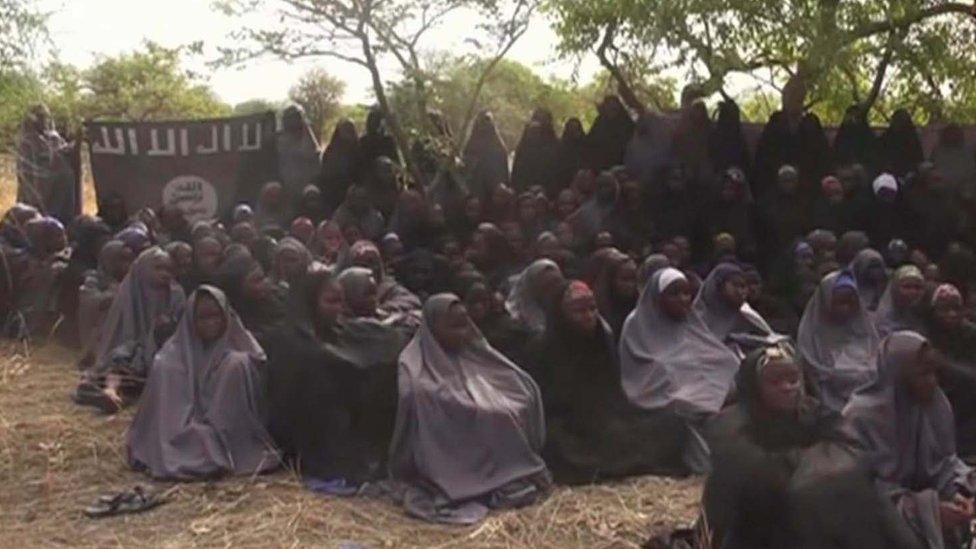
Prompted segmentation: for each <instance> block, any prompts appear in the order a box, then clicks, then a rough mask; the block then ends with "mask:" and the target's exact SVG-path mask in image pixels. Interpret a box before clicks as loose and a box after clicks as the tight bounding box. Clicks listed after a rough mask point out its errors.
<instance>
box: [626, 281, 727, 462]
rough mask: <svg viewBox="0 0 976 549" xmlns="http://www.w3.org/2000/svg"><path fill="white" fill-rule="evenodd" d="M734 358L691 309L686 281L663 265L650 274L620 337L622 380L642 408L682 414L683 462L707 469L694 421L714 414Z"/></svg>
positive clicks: (704, 447) (724, 395) (704, 449)
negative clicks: (686, 430) (687, 436)
mask: <svg viewBox="0 0 976 549" xmlns="http://www.w3.org/2000/svg"><path fill="white" fill-rule="evenodd" d="M738 368H739V359H738V357H737V356H736V355H735V353H733V352H732V350H731V349H729V348H728V347H726V346H725V345H724V344H722V342H721V341H719V340H718V339H717V338H716V337H715V336H714V335H713V334H712V332H711V331H710V330H709V329H708V326H706V325H705V322H704V321H703V320H702V319H701V317H700V316H699V315H698V313H696V312H695V311H694V310H692V308H691V285H690V284H689V282H688V278H687V277H686V276H685V275H684V273H682V272H681V271H679V270H677V269H675V268H673V267H667V268H664V269H661V270H659V271H657V272H656V273H654V275H653V276H651V279H650V280H649V281H648V283H647V285H646V286H645V287H644V291H643V292H641V296H640V299H639V300H638V302H637V308H636V309H634V311H633V312H632V313H630V316H628V317H627V320H626V321H624V327H623V330H622V332H621V336H620V374H621V384H622V385H623V389H624V393H625V394H626V395H627V398H628V400H630V402H632V403H633V404H635V405H636V406H638V407H640V408H643V409H645V410H660V411H663V412H665V413H672V414H676V415H677V416H679V417H681V418H684V419H685V420H686V422H687V423H688V425H689V427H690V428H691V430H692V434H693V436H692V440H691V441H690V442H689V445H688V446H687V447H686V450H685V462H686V465H687V466H688V467H689V468H690V469H691V470H692V471H695V472H704V471H705V470H707V468H708V464H707V462H706V461H705V460H706V459H707V453H708V450H707V445H706V444H705V441H704V439H703V438H702V436H701V434H700V432H699V430H698V429H697V426H699V425H700V424H701V423H703V422H704V421H705V420H706V419H707V418H709V417H711V416H712V415H714V414H715V413H717V412H718V411H719V410H720V409H721V408H722V405H723V404H724V403H725V401H726V399H727V397H728V396H729V393H730V392H731V391H732V388H733V379H734V377H735V373H736V371H737V370H738Z"/></svg>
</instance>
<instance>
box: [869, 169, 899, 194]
mask: <svg viewBox="0 0 976 549" xmlns="http://www.w3.org/2000/svg"><path fill="white" fill-rule="evenodd" d="M871 188H872V189H873V190H874V194H879V193H880V192H881V191H882V190H884V189H888V190H889V191H893V192H898V180H897V179H895V176H893V175H891V174H890V173H883V174H881V175H879V176H878V177H876V178H875V180H874V183H872V184H871Z"/></svg>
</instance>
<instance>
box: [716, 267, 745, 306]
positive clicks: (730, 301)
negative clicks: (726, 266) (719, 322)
mask: <svg viewBox="0 0 976 549" xmlns="http://www.w3.org/2000/svg"><path fill="white" fill-rule="evenodd" d="M748 291H749V288H748V287H747V286H746V278H745V277H744V276H742V275H735V276H732V277H730V278H729V279H728V280H726V281H725V282H724V283H723V284H722V287H721V291H720V294H721V296H722V300H723V301H725V303H726V304H727V305H728V306H729V307H731V308H732V309H736V310H737V309H739V308H741V307H742V305H743V304H744V303H745V302H746V296H747V295H748Z"/></svg>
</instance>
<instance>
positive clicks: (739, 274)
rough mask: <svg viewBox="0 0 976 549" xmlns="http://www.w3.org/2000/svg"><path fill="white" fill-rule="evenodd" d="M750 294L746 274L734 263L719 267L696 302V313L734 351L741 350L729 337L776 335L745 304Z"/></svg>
mask: <svg viewBox="0 0 976 549" xmlns="http://www.w3.org/2000/svg"><path fill="white" fill-rule="evenodd" d="M747 292H748V287H747V286H746V274H745V271H743V270H742V268H741V267H739V266H738V265H735V264H733V263H719V264H718V265H717V266H716V267H715V268H714V269H712V272H711V273H709V275H708V277H707V278H705V282H704V283H703V284H702V287H701V290H699V292H698V296H697V297H696V298H695V304H694V310H695V312H696V313H697V314H698V315H699V316H700V317H701V319H702V320H703V321H704V322H705V325H706V326H708V329H709V330H711V332H712V334H713V335H714V336H715V337H716V338H718V340H719V341H722V342H723V343H725V344H726V345H729V346H730V347H731V348H732V349H733V350H739V348H738V347H737V346H735V344H734V343H730V342H729V341H727V339H728V337H729V335H730V334H733V333H745V334H752V335H760V336H768V335H772V334H773V329H772V328H770V327H769V324H767V323H766V320H765V319H763V317H762V316H761V315H760V314H759V313H757V312H756V311H755V310H754V309H753V308H752V307H750V306H749V304H748V303H747V302H746V296H747Z"/></svg>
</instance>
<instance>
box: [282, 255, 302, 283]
mask: <svg viewBox="0 0 976 549" xmlns="http://www.w3.org/2000/svg"><path fill="white" fill-rule="evenodd" d="M277 259H278V274H279V276H281V278H283V279H285V280H294V279H296V278H297V277H299V276H300V275H302V274H303V273H302V271H303V270H304V269H303V267H304V261H303V258H302V255H301V254H300V253H298V251H296V250H292V249H285V250H282V251H280V252H278V257H277Z"/></svg>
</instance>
